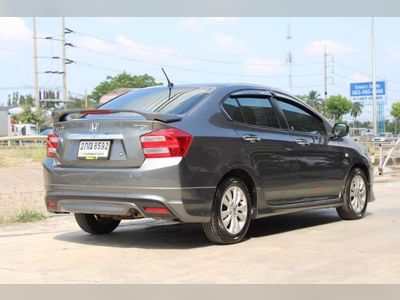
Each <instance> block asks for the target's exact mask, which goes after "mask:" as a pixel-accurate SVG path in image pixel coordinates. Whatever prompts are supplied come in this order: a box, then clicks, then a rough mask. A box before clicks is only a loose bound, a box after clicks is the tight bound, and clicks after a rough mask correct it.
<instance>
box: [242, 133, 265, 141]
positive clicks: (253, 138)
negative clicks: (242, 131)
mask: <svg viewBox="0 0 400 300" xmlns="http://www.w3.org/2000/svg"><path fill="white" fill-rule="evenodd" d="M243 139H244V140H245V141H246V142H250V143H255V142H259V141H261V137H259V136H258V135H251V134H246V135H244V136H243Z"/></svg>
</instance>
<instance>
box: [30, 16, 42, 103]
mask: <svg viewBox="0 0 400 300" xmlns="http://www.w3.org/2000/svg"><path fill="white" fill-rule="evenodd" d="M32 27H33V33H32V40H33V78H34V79H33V80H34V89H35V95H34V97H35V107H36V111H37V110H38V109H39V107H40V105H39V70H38V51H37V39H36V18H35V17H33V18H32Z"/></svg>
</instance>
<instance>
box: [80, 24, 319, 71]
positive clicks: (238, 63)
mask: <svg viewBox="0 0 400 300" xmlns="http://www.w3.org/2000/svg"><path fill="white" fill-rule="evenodd" d="M73 33H76V34H78V35H83V36H87V37H91V38H94V39H98V40H101V41H104V42H107V43H110V44H115V45H119V46H123V47H127V48H134V49H142V50H145V51H146V52H153V53H158V54H162V55H165V56H171V57H178V58H183V59H188V60H194V61H201V62H207V63H216V64H230V65H243V62H239V61H227V60H217V59H208V58H201V57H193V56H187V55H182V54H176V53H171V52H165V51H160V50H157V49H154V48H151V47H148V46H142V45H127V44H124V43H121V42H118V41H114V40H110V39H106V38H103V37H100V36H97V35H93V34H89V33H83V32H80V31H73ZM321 64H323V62H309V63H300V64H293V63H287V64H263V63H247V64H246V65H248V66H260V67H262V66H264V67H290V66H308V65H321Z"/></svg>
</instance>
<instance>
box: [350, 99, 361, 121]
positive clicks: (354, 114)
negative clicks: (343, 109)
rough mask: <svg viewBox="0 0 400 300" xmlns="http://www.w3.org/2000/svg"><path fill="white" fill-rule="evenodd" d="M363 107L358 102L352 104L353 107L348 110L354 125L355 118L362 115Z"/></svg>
mask: <svg viewBox="0 0 400 300" xmlns="http://www.w3.org/2000/svg"><path fill="white" fill-rule="evenodd" d="M363 107H364V105H363V104H362V103H360V102H358V101H356V102H353V106H352V107H351V110H350V115H351V116H352V117H353V118H354V125H355V123H356V121H357V118H358V117H359V116H360V115H361V114H362V109H363Z"/></svg>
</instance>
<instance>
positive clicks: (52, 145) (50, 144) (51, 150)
mask: <svg viewBox="0 0 400 300" xmlns="http://www.w3.org/2000/svg"><path fill="white" fill-rule="evenodd" d="M59 139H60V138H59V137H58V135H57V134H55V133H50V134H49V135H48V136H47V144H46V145H47V156H48V157H55V156H56V151H57V148H58V141H59Z"/></svg>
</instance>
